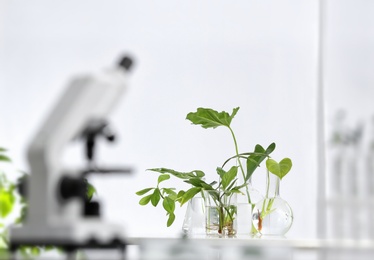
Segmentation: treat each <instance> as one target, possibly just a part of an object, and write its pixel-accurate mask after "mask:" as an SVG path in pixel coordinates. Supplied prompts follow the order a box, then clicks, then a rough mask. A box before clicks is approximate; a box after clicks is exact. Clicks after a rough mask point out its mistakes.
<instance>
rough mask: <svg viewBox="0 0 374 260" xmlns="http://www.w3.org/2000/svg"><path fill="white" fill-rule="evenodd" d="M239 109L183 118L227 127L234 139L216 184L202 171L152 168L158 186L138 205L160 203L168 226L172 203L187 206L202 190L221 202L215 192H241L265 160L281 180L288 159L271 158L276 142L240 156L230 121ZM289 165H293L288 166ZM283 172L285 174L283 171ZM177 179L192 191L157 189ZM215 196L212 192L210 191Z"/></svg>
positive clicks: (172, 217) (206, 125) (147, 190)
mask: <svg viewBox="0 0 374 260" xmlns="http://www.w3.org/2000/svg"><path fill="white" fill-rule="evenodd" d="M238 111H239V107H236V108H234V109H233V110H232V113H231V114H229V113H227V112H225V111H222V112H217V111H215V110H213V109H210V108H201V107H200V108H198V109H197V110H196V112H190V113H188V114H187V116H186V119H187V120H189V121H191V123H192V124H194V125H200V126H201V127H203V128H205V129H208V128H213V129H214V128H217V127H220V126H224V127H227V128H228V129H229V130H230V132H231V135H232V137H233V140H234V145H235V155H234V156H232V157H230V158H229V159H227V160H226V161H225V162H224V163H223V165H222V167H218V168H217V169H216V171H217V174H218V175H219V181H218V182H217V181H213V182H210V183H207V182H205V180H204V176H205V174H204V172H203V171H201V170H194V171H191V172H179V171H175V170H172V169H168V168H153V169H149V171H153V172H157V173H159V174H160V175H159V177H158V181H157V186H156V187H150V188H145V189H142V190H140V191H138V192H136V194H137V195H138V196H142V198H141V199H140V201H139V204H140V205H142V206H145V205H148V204H149V202H151V204H152V205H153V206H154V207H156V206H157V205H158V204H159V201H160V200H162V205H163V208H164V209H165V210H166V215H167V216H168V221H167V226H170V225H171V224H172V223H173V222H174V220H175V214H174V210H175V204H176V203H179V204H180V205H181V206H182V205H183V204H185V203H187V202H188V201H189V200H190V199H192V198H193V197H194V196H195V195H196V194H198V193H200V192H202V191H204V190H213V191H217V192H216V194H217V198H216V200H217V201H218V200H220V197H219V195H218V194H219V193H218V191H224V194H226V195H230V194H232V193H240V192H241V191H240V189H241V188H243V187H245V186H246V185H247V182H248V181H249V179H250V178H251V177H252V175H253V173H254V172H255V170H256V169H257V168H258V167H259V166H260V164H261V163H262V162H263V161H264V160H265V159H266V158H267V161H266V165H267V168H270V169H269V171H270V172H272V173H274V174H277V175H278V176H280V177H281V178H283V177H284V176H285V174H287V172H288V171H289V169H290V168H291V167H289V169H288V168H287V167H288V166H289V164H290V162H291V160H289V159H288V158H287V159H288V160H285V159H284V160H282V161H281V162H280V163H279V164H278V163H277V162H275V161H274V160H272V159H271V158H270V154H271V153H272V152H273V151H274V150H275V147H276V145H275V143H271V144H270V145H269V146H268V147H267V148H266V149H264V148H263V147H262V146H261V145H259V144H257V145H256V146H255V149H254V151H253V152H248V153H239V149H238V144H237V141H236V137H235V134H234V131H233V130H232V128H231V122H232V120H233V118H234V117H235V115H236V114H237V112H238ZM232 159H235V160H237V162H238V164H239V166H233V167H231V168H230V169H229V170H228V171H225V170H224V167H225V165H226V164H227V163H228V162H229V161H231V160H232ZM241 160H245V161H246V168H245V170H244V167H243V166H242V163H241ZM291 166H292V163H291ZM238 169H240V171H241V173H242V175H243V179H244V183H241V184H238V183H237V180H238V178H237V174H238ZM286 169H288V171H287V172H286ZM171 176H173V177H176V178H179V179H181V180H182V181H183V182H185V183H187V184H190V185H191V186H192V188H190V189H188V190H186V191H185V190H180V191H178V192H177V191H176V190H175V188H164V187H160V183H162V182H164V181H166V180H168V179H170V177H171ZM246 193H247V197H248V202H249V203H250V202H251V200H250V196H249V191H248V190H247V189H246ZM213 194H214V192H213Z"/></svg>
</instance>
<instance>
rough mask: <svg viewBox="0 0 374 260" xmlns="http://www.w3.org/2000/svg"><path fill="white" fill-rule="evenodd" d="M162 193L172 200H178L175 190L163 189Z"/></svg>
mask: <svg viewBox="0 0 374 260" xmlns="http://www.w3.org/2000/svg"><path fill="white" fill-rule="evenodd" d="M162 191H163V192H164V193H166V194H167V195H168V196H169V197H170V198H171V199H172V200H176V199H177V193H176V192H175V191H174V189H169V188H162Z"/></svg>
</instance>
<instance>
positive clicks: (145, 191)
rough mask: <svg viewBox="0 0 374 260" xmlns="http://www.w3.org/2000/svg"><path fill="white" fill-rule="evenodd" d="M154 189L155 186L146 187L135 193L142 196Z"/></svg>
mask: <svg viewBox="0 0 374 260" xmlns="http://www.w3.org/2000/svg"><path fill="white" fill-rule="evenodd" d="M153 189H154V188H146V189H143V190H140V191H137V192H136V193H135V194H136V195H139V196H141V195H144V194H146V193H147V192H148V191H150V190H153Z"/></svg>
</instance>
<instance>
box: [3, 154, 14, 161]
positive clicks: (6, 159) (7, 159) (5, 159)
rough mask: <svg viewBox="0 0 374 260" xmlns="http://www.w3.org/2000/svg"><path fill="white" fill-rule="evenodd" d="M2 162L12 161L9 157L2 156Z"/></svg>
mask: <svg viewBox="0 0 374 260" xmlns="http://www.w3.org/2000/svg"><path fill="white" fill-rule="evenodd" d="M0 161H3V162H11V161H12V160H11V159H10V158H9V157H8V156H6V155H3V154H0Z"/></svg>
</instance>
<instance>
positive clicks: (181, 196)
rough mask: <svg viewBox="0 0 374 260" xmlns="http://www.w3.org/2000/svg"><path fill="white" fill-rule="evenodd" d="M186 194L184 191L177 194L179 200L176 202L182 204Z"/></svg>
mask: <svg viewBox="0 0 374 260" xmlns="http://www.w3.org/2000/svg"><path fill="white" fill-rule="evenodd" d="M185 193H186V192H185V191H184V190H180V191H179V192H178V194H177V198H176V201H179V202H181V201H182V198H183V195H184V194H185Z"/></svg>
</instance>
